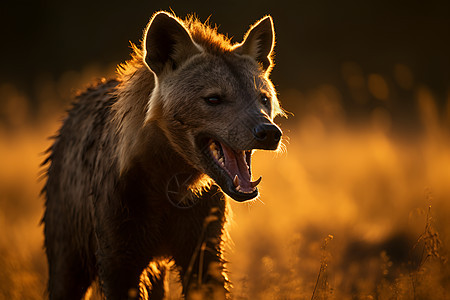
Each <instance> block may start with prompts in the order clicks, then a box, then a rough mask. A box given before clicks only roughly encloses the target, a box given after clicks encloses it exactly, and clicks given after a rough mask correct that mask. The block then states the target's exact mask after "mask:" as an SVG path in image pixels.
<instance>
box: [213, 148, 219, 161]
mask: <svg viewBox="0 0 450 300" xmlns="http://www.w3.org/2000/svg"><path fill="white" fill-rule="evenodd" d="M212 153H213V154H214V157H215V158H217V159H218V158H219V153H218V152H217V150H216V149H214V150H212Z"/></svg>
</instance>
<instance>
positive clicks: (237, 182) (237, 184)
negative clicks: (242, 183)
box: [233, 175, 239, 189]
mask: <svg viewBox="0 0 450 300" xmlns="http://www.w3.org/2000/svg"><path fill="white" fill-rule="evenodd" d="M233 184H234V186H236V187H239V177H238V176H237V175H236V176H234V179H233ZM236 189H237V188H236Z"/></svg>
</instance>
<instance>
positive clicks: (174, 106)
mask: <svg viewBox="0 0 450 300" xmlns="http://www.w3.org/2000/svg"><path fill="white" fill-rule="evenodd" d="M273 45H274V30H273V23H272V18H271V17H269V16H267V17H265V18H263V19H261V20H260V21H259V22H257V23H256V24H255V25H253V26H252V27H251V28H250V30H249V31H248V32H247V34H246V35H245V38H244V41H243V42H242V43H240V44H237V45H231V44H230V42H229V41H228V40H227V39H226V38H224V37H223V36H222V35H219V34H217V33H216V31H215V29H211V28H210V27H207V26H206V25H204V24H201V23H199V22H198V21H195V20H193V19H190V20H188V21H180V20H179V19H177V18H176V17H174V16H172V15H170V14H167V13H164V12H160V13H158V14H156V15H155V16H154V17H153V18H152V20H151V21H150V23H149V25H148V27H147V29H146V33H145V36H144V48H143V50H144V59H145V63H146V65H147V66H148V68H149V69H150V70H151V71H152V72H153V73H154V75H155V80H156V84H155V89H154V90H153V93H152V95H151V97H150V99H149V106H148V111H147V115H146V122H147V123H151V122H156V123H157V124H158V125H159V126H160V127H161V128H162V129H163V131H164V133H165V135H166V136H167V138H168V140H169V141H170V143H171V145H172V146H173V148H174V149H175V150H176V151H177V152H178V153H179V154H180V155H182V156H183V157H184V158H185V160H186V161H187V162H188V163H190V164H191V165H192V166H194V167H195V168H197V169H198V170H199V171H201V172H203V173H205V174H207V175H208V176H209V177H211V178H212V179H213V180H214V181H215V182H216V183H217V184H218V185H219V186H220V187H221V189H222V190H223V191H224V192H225V193H226V194H228V195H229V196H230V197H232V198H233V199H235V200H237V201H245V200H249V199H252V198H255V197H256V196H258V189H257V187H256V186H257V185H258V184H259V182H260V181H261V178H259V179H257V180H255V181H252V175H251V168H250V161H251V155H252V152H253V150H254V149H265V150H276V149H277V148H278V147H279V144H280V140H281V135H282V132H281V130H280V128H279V127H278V126H277V125H275V123H274V122H273V119H274V117H275V116H276V115H277V114H282V110H281V108H280V106H279V103H278V100H277V97H276V92H275V90H274V87H273V85H272V83H271V82H270V80H269V78H268V76H269V73H270V70H271V68H272V59H271V56H272V50H273Z"/></svg>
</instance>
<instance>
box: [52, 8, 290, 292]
mask: <svg viewBox="0 0 450 300" xmlns="http://www.w3.org/2000/svg"><path fill="white" fill-rule="evenodd" d="M273 47H274V29H273V22H272V18H271V17H270V16H266V17H264V18H263V19H261V20H260V21H258V22H257V23H256V24H254V25H253V26H251V28H250V29H249V31H248V32H247V33H246V35H245V37H244V40H243V42H242V43H239V44H232V43H231V41H230V40H229V39H228V38H226V37H225V36H223V35H221V34H219V33H217V30H216V29H214V28H211V27H210V26H209V25H207V24H203V23H201V22H199V21H198V20H196V19H195V18H193V17H190V18H187V19H186V20H181V19H179V18H177V17H176V16H174V15H172V14H170V13H166V12H158V13H156V14H155V15H154V16H153V17H152V18H151V20H150V22H149V24H148V26H147V28H146V29H145V31H144V36H143V40H142V47H140V48H138V47H136V46H134V53H133V55H132V59H131V60H130V61H128V62H127V63H125V64H123V65H121V66H119V68H118V76H117V79H114V80H109V81H102V82H99V83H98V84H97V85H96V86H93V87H91V88H89V89H87V91H85V92H83V93H81V94H80V95H78V96H77V101H75V103H74V104H73V108H72V109H71V110H70V111H69V112H68V116H67V118H66V119H65V121H64V123H63V125H62V127H61V128H60V130H59V132H58V134H57V136H56V137H55V141H54V143H53V145H52V146H51V147H50V149H49V157H48V159H47V160H46V161H45V162H44V163H45V164H48V172H47V173H48V177H47V182H46V185H45V187H44V192H45V196H46V210H45V213H44V216H43V223H44V232H45V247H46V253H47V258H48V265H49V282H48V294H49V298H50V299H66V300H67V299H81V298H83V296H84V295H85V293H86V291H87V289H88V288H89V286H90V285H91V283H92V282H93V281H94V280H97V279H98V282H99V285H100V288H101V291H102V293H103V294H104V296H105V298H106V299H137V298H139V299H140V298H147V297H149V298H152V299H156V298H158V299H160V298H162V297H163V296H164V273H165V272H164V270H165V269H164V267H165V266H164V263H161V262H160V261H161V258H163V259H165V261H167V260H169V261H172V262H173V264H174V265H175V267H176V270H177V271H178V272H179V276H180V281H181V283H182V286H183V295H184V296H185V297H187V298H189V295H193V293H194V292H198V291H199V290H201V291H202V292H203V293H204V294H205V295H209V296H207V297H219V296H220V297H225V296H227V295H228V296H229V291H228V288H229V283H228V280H227V277H226V273H225V267H224V260H223V257H222V248H223V243H224V239H223V234H224V223H225V221H226V220H225V219H226V212H227V205H226V203H227V202H226V197H225V194H226V195H228V196H229V197H231V198H232V199H234V200H236V201H239V202H242V201H246V200H250V199H253V198H255V197H257V196H258V188H257V185H258V184H259V182H260V181H261V178H259V179H257V180H254V181H252V174H251V168H250V161H251V156H252V152H253V151H254V150H255V149H265V150H276V149H277V148H278V147H279V144H280V139H281V135H282V132H281V130H280V128H279V127H278V126H277V125H275V123H274V122H273V119H274V117H275V116H276V115H279V114H282V113H283V111H282V109H281V108H280V105H279V102H278V100H277V96H276V92H275V89H274V86H273V84H272V83H271V81H270V80H269V73H270V71H271V69H272V67H273V63H272V51H273ZM155 262H160V263H155ZM150 266H151V267H150ZM144 275H146V276H144ZM205 287H206V288H205ZM208 293H210V294H208ZM213 295H214V296H213Z"/></svg>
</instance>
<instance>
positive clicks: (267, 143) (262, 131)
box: [253, 123, 281, 150]
mask: <svg viewBox="0 0 450 300" xmlns="http://www.w3.org/2000/svg"><path fill="white" fill-rule="evenodd" d="M253 135H254V137H255V139H256V140H257V141H258V144H259V145H260V147H261V149H266V150H275V149H276V148H277V147H278V143H279V142H280V139H281V130H280V128H278V126H277V125H274V124H271V123H263V124H259V125H257V126H256V127H255V128H253Z"/></svg>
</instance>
